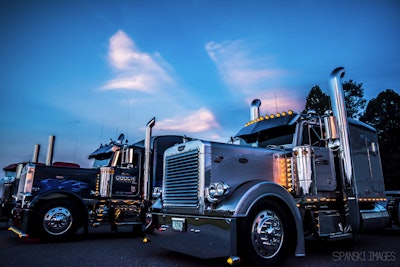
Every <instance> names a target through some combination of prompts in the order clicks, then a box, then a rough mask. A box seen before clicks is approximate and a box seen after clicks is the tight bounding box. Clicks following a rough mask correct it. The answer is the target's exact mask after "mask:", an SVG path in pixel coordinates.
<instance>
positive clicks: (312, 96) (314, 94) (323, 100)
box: [303, 85, 329, 115]
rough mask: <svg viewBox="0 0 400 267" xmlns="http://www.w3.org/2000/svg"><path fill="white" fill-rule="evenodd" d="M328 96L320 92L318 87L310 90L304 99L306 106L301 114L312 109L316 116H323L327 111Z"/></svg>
mask: <svg viewBox="0 0 400 267" xmlns="http://www.w3.org/2000/svg"><path fill="white" fill-rule="evenodd" d="M328 107H329V96H328V95H327V94H325V93H324V92H322V90H321V88H319V86H318V85H316V86H314V87H313V88H311V90H310V92H309V93H308V96H307V98H306V105H305V107H304V111H303V113H305V112H307V110H309V109H314V110H315V111H316V112H317V114H319V115H322V114H324V112H325V110H327V109H329V108H328Z"/></svg>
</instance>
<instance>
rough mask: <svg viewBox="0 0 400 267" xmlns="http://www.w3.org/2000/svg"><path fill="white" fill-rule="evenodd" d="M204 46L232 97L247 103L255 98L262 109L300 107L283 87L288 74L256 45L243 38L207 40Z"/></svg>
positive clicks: (289, 73) (296, 100)
mask: <svg viewBox="0 0 400 267" xmlns="http://www.w3.org/2000/svg"><path fill="white" fill-rule="evenodd" d="M205 49H206V51H207V53H208V55H209V57H210V58H211V60H212V61H213V62H214V63H215V65H216V66H217V68H218V71H219V73H220V76H221V78H222V80H223V82H224V83H225V84H226V85H227V87H228V88H229V89H230V91H231V92H232V95H234V97H235V98H236V99H240V100H244V101H245V102H246V103H247V104H249V103H251V101H252V100H253V99H255V98H259V99H261V100H262V102H263V105H262V106H261V110H262V111H263V110H264V111H265V112H275V110H279V111H282V110H287V109H295V110H298V109H301V108H302V107H301V106H300V104H299V103H300V101H299V100H298V99H297V97H294V96H293V92H292V94H290V91H291V90H290V89H285V86H287V83H285V81H284V80H285V78H286V79H287V78H288V77H289V75H291V74H292V73H291V72H290V71H288V70H285V69H282V68H279V67H277V63H276V62H275V61H276V58H275V56H274V55H268V54H267V53H265V52H259V51H258V50H259V47H257V45H255V44H249V42H247V41H243V40H236V41H226V42H221V43H217V42H208V43H207V44H206V46H205ZM292 89H293V88H292ZM294 95H296V94H295V93H294Z"/></svg>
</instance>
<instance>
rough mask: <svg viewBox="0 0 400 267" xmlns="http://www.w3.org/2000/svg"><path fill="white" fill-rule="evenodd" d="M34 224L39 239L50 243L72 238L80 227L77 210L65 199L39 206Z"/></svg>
mask: <svg viewBox="0 0 400 267" xmlns="http://www.w3.org/2000/svg"><path fill="white" fill-rule="evenodd" d="M36 223H37V227H36V229H37V230H38V233H39V237H40V238H41V239H44V240H50V241H59V240H65V239H68V238H70V237H72V236H73V235H74V234H75V233H76V231H77V230H78V228H79V227H80V225H81V222H80V219H79V212H78V210H77V209H76V208H75V206H74V205H73V203H72V202H70V201H68V200H65V199H57V200H52V201H50V202H48V203H45V204H44V205H43V206H41V207H40V209H39V211H38V213H37V220H36Z"/></svg>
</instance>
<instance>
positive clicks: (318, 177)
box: [300, 123, 337, 191]
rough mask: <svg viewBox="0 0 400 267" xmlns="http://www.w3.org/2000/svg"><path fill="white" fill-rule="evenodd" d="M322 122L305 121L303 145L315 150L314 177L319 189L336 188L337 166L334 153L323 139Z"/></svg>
mask: <svg viewBox="0 0 400 267" xmlns="http://www.w3.org/2000/svg"><path fill="white" fill-rule="evenodd" d="M321 129H322V127H320V124H318V123H316V124H311V123H304V124H303V126H302V137H301V138H300V140H301V145H310V146H311V147H312V150H313V151H314V157H313V158H314V166H313V167H314V179H315V183H316V189H317V190H318V191H332V190H335V189H336V186H337V183H336V178H335V177H336V175H335V167H334V165H333V164H332V163H333V162H334V161H333V153H332V152H331V151H330V149H329V148H328V147H327V145H326V142H325V141H324V140H323V131H322V130H321Z"/></svg>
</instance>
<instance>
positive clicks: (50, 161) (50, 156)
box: [46, 135, 56, 166]
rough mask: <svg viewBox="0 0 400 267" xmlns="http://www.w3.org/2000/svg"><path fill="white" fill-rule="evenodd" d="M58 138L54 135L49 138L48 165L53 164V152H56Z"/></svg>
mask: <svg viewBox="0 0 400 267" xmlns="http://www.w3.org/2000/svg"><path fill="white" fill-rule="evenodd" d="M55 139H56V137H55V136H54V135H50V136H49V146H48V148H47V157H46V165H48V166H50V165H52V164H53V152H54V142H55Z"/></svg>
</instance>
